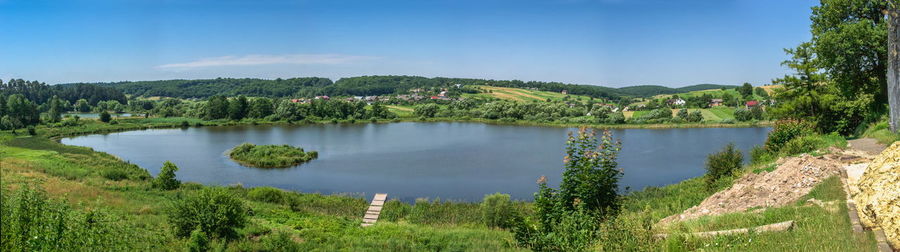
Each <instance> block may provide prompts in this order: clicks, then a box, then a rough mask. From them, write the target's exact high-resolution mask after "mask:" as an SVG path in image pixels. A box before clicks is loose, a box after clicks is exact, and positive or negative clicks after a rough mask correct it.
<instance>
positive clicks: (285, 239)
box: [261, 232, 303, 251]
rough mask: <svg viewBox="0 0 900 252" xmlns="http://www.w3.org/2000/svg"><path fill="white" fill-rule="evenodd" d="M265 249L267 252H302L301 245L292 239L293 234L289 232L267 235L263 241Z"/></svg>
mask: <svg viewBox="0 0 900 252" xmlns="http://www.w3.org/2000/svg"><path fill="white" fill-rule="evenodd" d="M261 242H262V244H263V247H265V249H266V250H267V251H302V250H303V249H301V248H300V245H299V244H297V243H296V242H294V241H293V239H291V234H289V233H287V232H276V233H274V234H270V235H267V236H265V237H263V239H262V241H261Z"/></svg>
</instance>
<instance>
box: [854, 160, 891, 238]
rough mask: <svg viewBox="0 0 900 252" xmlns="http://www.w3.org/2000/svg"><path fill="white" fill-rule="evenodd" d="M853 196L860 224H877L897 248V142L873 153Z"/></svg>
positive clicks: (873, 225)
mask: <svg viewBox="0 0 900 252" xmlns="http://www.w3.org/2000/svg"><path fill="white" fill-rule="evenodd" d="M857 187H858V189H859V192H854V195H853V200H854V201H855V202H856V208H857V210H858V211H859V215H860V216H859V218H860V220H861V221H862V223H863V225H865V226H868V227H881V228H882V229H883V230H884V233H885V235H886V236H887V238H888V241H889V242H890V243H891V244H892V245H893V246H894V247H895V248H900V142H896V143H894V144H893V145H891V146H890V147H888V148H887V149H885V150H884V151H883V152H881V154H880V155H878V156H877V157H875V159H873V160H872V162H871V163H869V165H868V167H866V170H865V172H864V173H863V175H862V177H861V178H860V179H859V183H858V184H857Z"/></svg>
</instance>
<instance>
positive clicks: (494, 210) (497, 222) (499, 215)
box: [481, 193, 519, 228]
mask: <svg viewBox="0 0 900 252" xmlns="http://www.w3.org/2000/svg"><path fill="white" fill-rule="evenodd" d="M518 216H519V214H518V212H517V211H516V209H515V207H514V206H513V203H512V201H510V200H509V194H501V193H495V194H489V195H485V196H484V200H483V201H482V202H481V219H482V220H483V221H484V224H485V225H487V226H488V227H495V228H510V227H512V225H513V221H514V220H515V219H516V218H518Z"/></svg>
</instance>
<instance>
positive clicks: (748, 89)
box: [737, 83, 753, 98]
mask: <svg viewBox="0 0 900 252" xmlns="http://www.w3.org/2000/svg"><path fill="white" fill-rule="evenodd" d="M737 90H738V93H741V96H743V97H744V98H750V97H752V96H753V85H750V83H744V85H741V86H740V87H737Z"/></svg>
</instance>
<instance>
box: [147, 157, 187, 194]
mask: <svg viewBox="0 0 900 252" xmlns="http://www.w3.org/2000/svg"><path fill="white" fill-rule="evenodd" d="M176 171H178V166H175V164H173V163H172V162H169V161H166V162H165V163H163V167H162V169H160V171H159V175H156V178H155V179H153V188H157V189H162V190H173V189H176V188H178V186H180V185H181V181H178V179H175V172H176Z"/></svg>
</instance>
